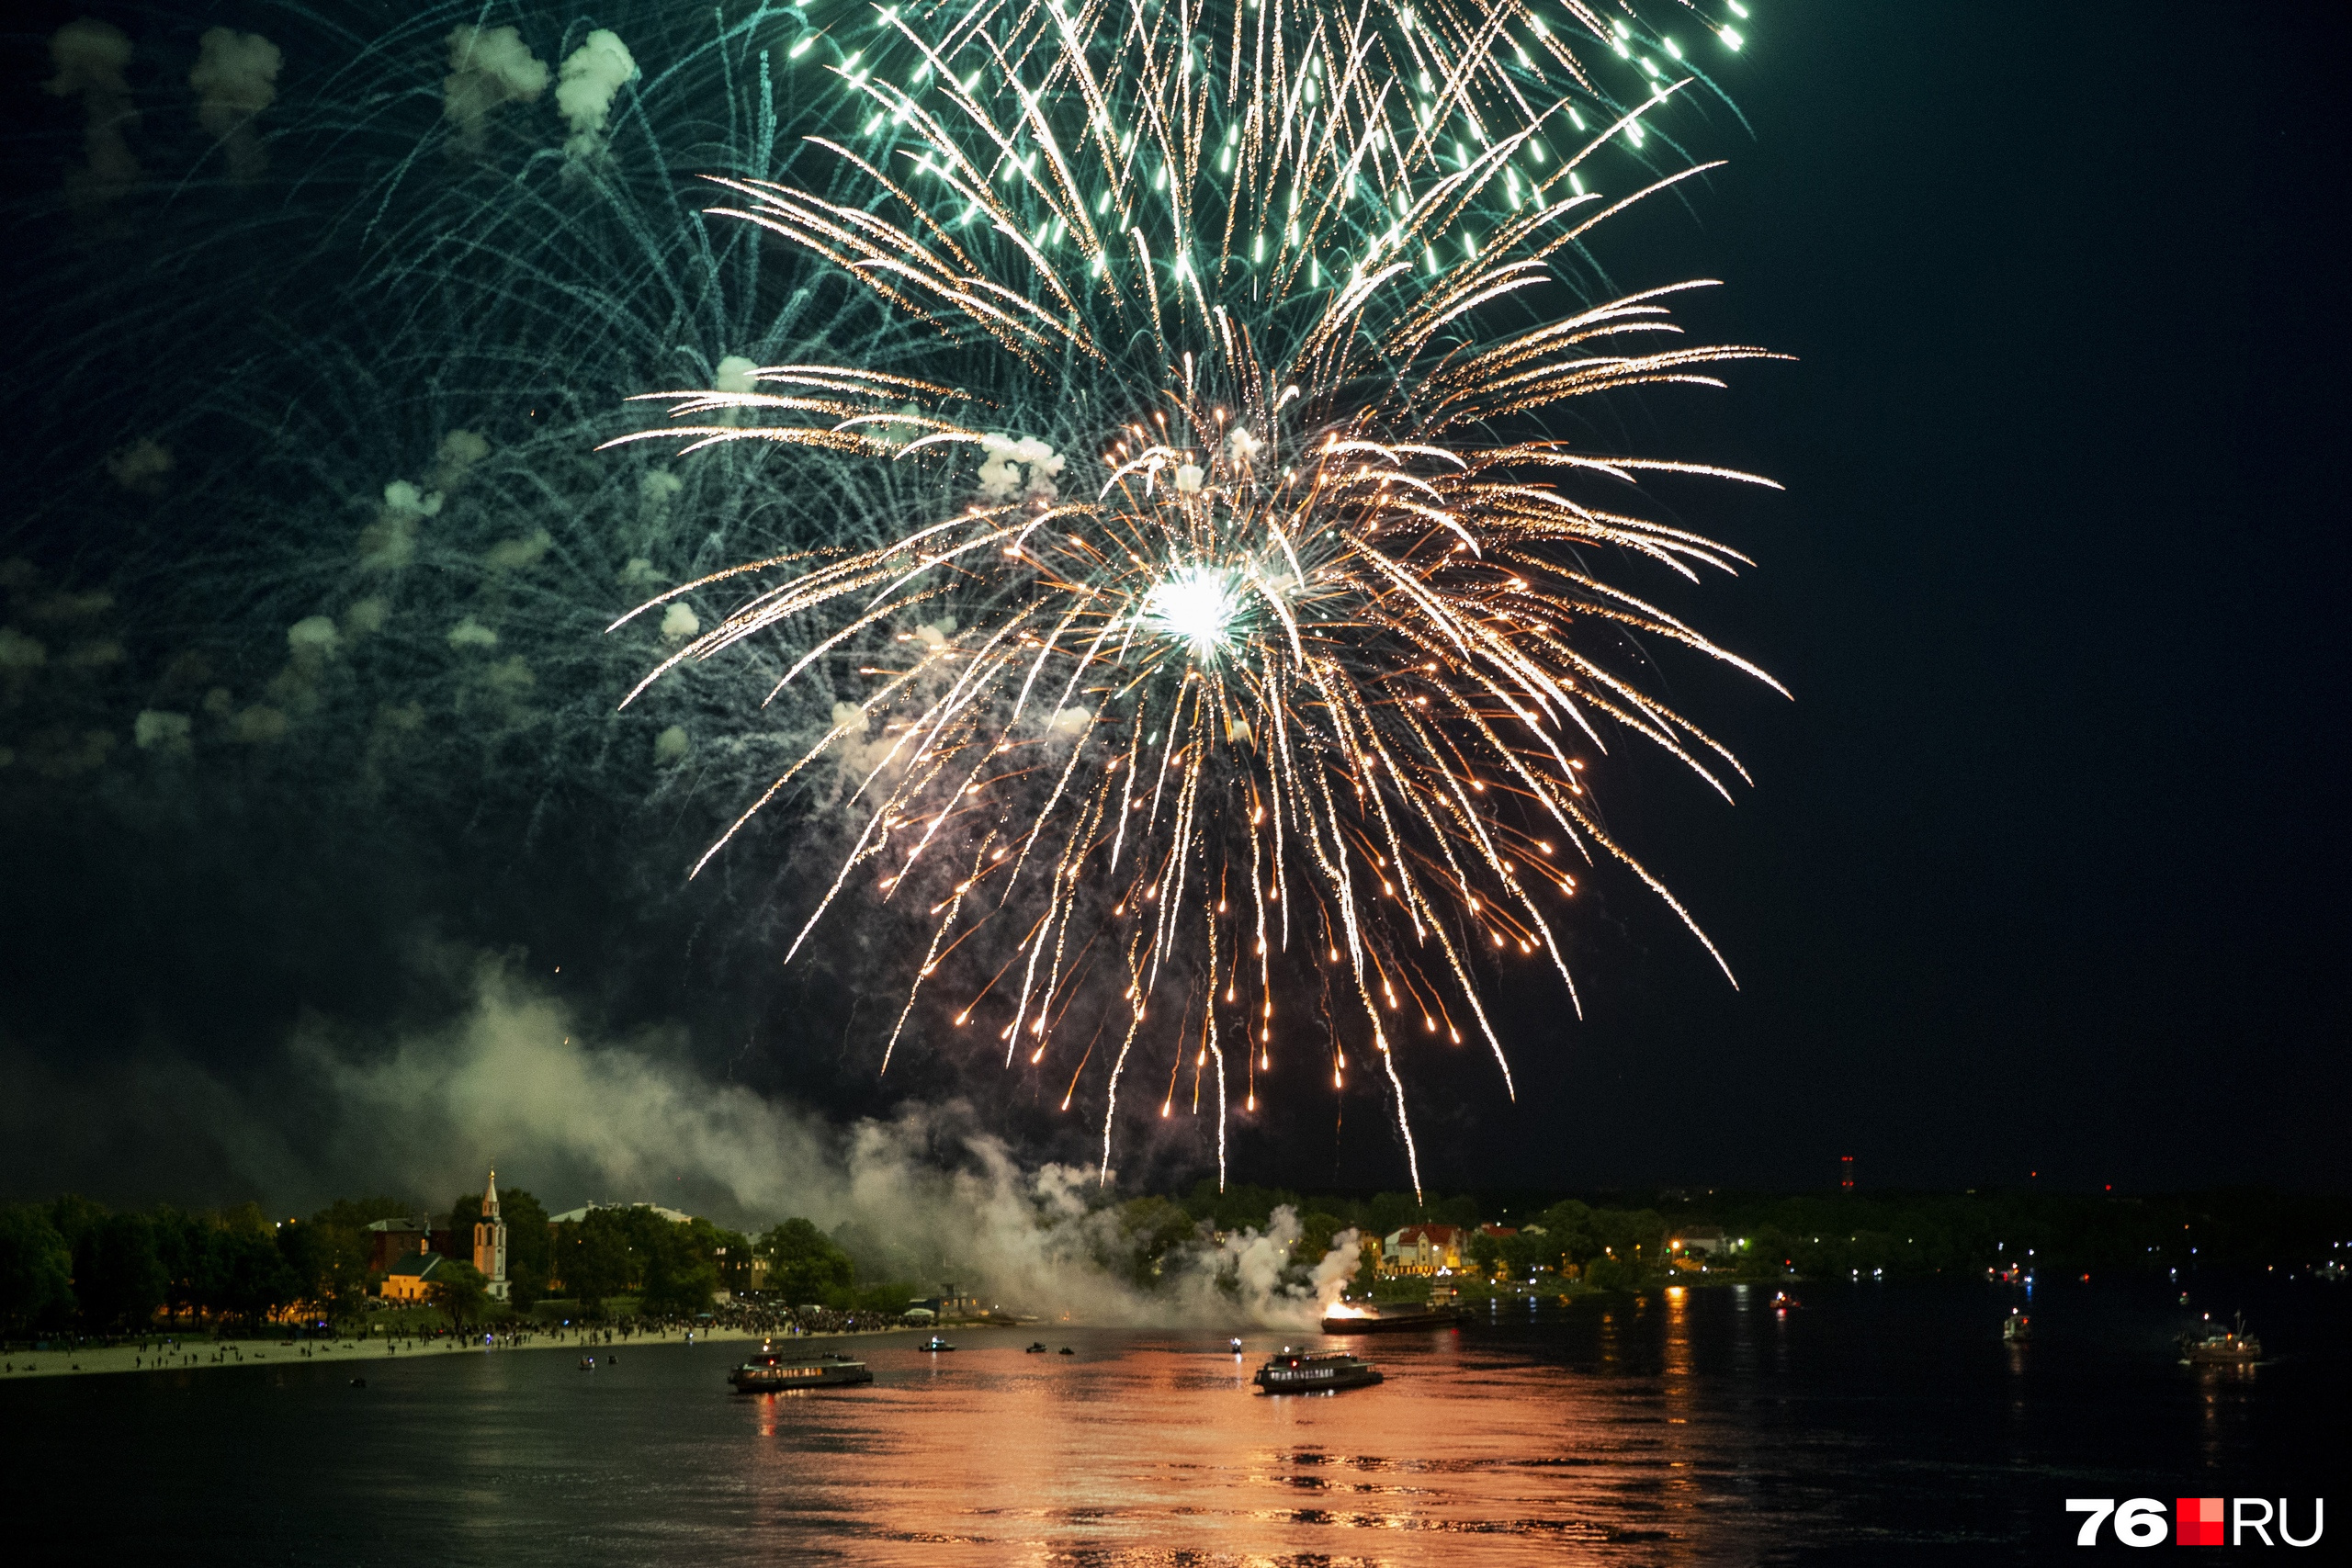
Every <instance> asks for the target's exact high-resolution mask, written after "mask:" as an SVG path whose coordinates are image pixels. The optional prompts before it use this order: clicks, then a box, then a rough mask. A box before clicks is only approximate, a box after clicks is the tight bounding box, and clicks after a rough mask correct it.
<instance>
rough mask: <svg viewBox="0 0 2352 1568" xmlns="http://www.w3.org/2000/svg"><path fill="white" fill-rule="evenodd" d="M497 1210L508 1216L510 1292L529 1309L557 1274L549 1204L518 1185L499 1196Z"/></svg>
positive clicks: (519, 1305) (507, 1242)
mask: <svg viewBox="0 0 2352 1568" xmlns="http://www.w3.org/2000/svg"><path fill="white" fill-rule="evenodd" d="M498 1212H499V1213H501V1214H503V1215H504V1216H505V1219H506V1280H507V1293H508V1295H509V1296H510V1297H511V1298H512V1299H513V1301H514V1303H515V1305H516V1306H518V1307H521V1308H522V1309H524V1310H525V1311H526V1312H527V1311H529V1310H530V1306H531V1303H534V1302H536V1301H537V1300H538V1299H539V1298H540V1297H541V1296H543V1295H545V1294H547V1290H548V1279H549V1277H550V1276H551V1275H552V1274H553V1273H554V1265H555V1241H554V1238H553V1235H551V1232H550V1227H549V1226H548V1211H547V1207H546V1205H544V1204H542V1203H541V1202H540V1201H538V1200H537V1198H534V1197H532V1196H531V1195H530V1193H528V1192H526V1191H525V1190H523V1189H522V1188H520V1187H516V1188H511V1189H509V1190H506V1191H503V1192H501V1193H500V1194H499V1195H498Z"/></svg>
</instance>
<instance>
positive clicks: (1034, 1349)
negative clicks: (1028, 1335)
mask: <svg viewBox="0 0 2352 1568" xmlns="http://www.w3.org/2000/svg"><path fill="white" fill-rule="evenodd" d="M1045 1353H1046V1342H1045V1341H1044V1340H1042V1339H1040V1340H1038V1341H1037V1342H1036V1343H1035V1344H1033V1345H1031V1346H1030V1347H1029V1348H1027V1349H1026V1350H1023V1352H1022V1354H1023V1355H1024V1356H1042V1355H1044V1354H1045Z"/></svg>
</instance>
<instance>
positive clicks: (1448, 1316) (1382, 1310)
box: [1323, 1302, 1462, 1334]
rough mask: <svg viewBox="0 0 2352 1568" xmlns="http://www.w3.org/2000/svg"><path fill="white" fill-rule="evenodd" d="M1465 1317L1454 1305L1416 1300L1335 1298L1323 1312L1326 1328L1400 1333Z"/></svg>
mask: <svg viewBox="0 0 2352 1568" xmlns="http://www.w3.org/2000/svg"><path fill="white" fill-rule="evenodd" d="M1461 1321H1462V1314H1461V1312H1460V1311H1459V1310H1458V1309H1456V1308H1454V1307H1450V1306H1425V1305H1422V1304H1419V1303H1413V1302H1398V1303H1392V1304H1390V1305H1387V1306H1374V1305H1370V1304H1368V1303H1356V1302H1334V1303H1331V1305H1330V1307H1329V1309H1328V1310H1327V1311H1326V1312H1325V1313H1324V1314H1323V1332H1324V1333H1326V1334H1396V1333H1398V1332H1401V1331H1402V1330H1405V1329H1408V1328H1450V1327H1452V1326H1453V1325H1455V1324H1457V1323H1460V1322H1461Z"/></svg>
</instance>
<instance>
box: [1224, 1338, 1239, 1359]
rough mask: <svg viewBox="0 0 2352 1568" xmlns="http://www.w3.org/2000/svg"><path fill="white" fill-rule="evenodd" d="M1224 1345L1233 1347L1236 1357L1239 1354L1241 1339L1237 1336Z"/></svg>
mask: <svg viewBox="0 0 2352 1568" xmlns="http://www.w3.org/2000/svg"><path fill="white" fill-rule="evenodd" d="M1226 1343H1227V1344H1228V1345H1230V1346H1232V1347H1233V1353H1234V1354H1235V1355H1237V1356H1238V1355H1239V1354H1241V1337H1240V1336H1239V1335H1238V1334H1237V1335H1235V1336H1234V1337H1232V1338H1231V1339H1228V1340H1227V1341H1226Z"/></svg>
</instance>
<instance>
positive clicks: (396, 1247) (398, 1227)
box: [368, 1220, 433, 1274]
mask: <svg viewBox="0 0 2352 1568" xmlns="http://www.w3.org/2000/svg"><path fill="white" fill-rule="evenodd" d="M432 1250H433V1227H432V1226H431V1225H430V1224H426V1223H425V1222H424V1221H423V1220H378V1221H377V1222H376V1223H375V1224H371V1225H369V1226H368V1272H369V1273H370V1274H381V1273H383V1272H385V1271H386V1270H388V1269H390V1268H391V1266H392V1265H393V1264H395V1263H397V1262H399V1261H400V1260H401V1258H413V1257H414V1256H415V1255H416V1254H418V1253H420V1252H430V1251H432Z"/></svg>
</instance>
